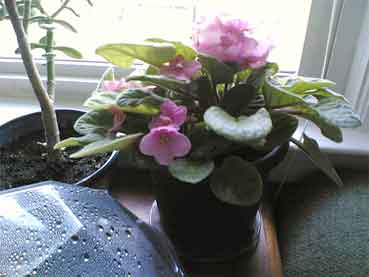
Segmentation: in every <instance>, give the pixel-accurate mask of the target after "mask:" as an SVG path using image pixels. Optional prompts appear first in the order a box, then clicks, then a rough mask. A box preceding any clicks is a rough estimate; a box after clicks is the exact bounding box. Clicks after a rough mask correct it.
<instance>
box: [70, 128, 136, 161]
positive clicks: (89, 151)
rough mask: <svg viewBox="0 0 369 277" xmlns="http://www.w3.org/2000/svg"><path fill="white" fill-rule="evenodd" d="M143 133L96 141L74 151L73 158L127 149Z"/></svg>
mask: <svg viewBox="0 0 369 277" xmlns="http://www.w3.org/2000/svg"><path fill="white" fill-rule="evenodd" d="M142 135H143V134H142V133H138V134H133V135H128V136H123V137H119V138H116V139H109V138H105V139H102V140H98V141H95V142H93V143H90V144H88V145H86V146H85V147H83V148H82V149H81V150H79V151H78V152H76V153H73V154H72V155H71V156H70V157H71V158H74V159H75V158H83V157H87V156H92V155H96V154H102V153H108V152H112V151H115V150H120V149H125V148H127V147H130V146H131V145H133V144H135V143H136V142H137V140H138V139H139V138H140V137H141V136H142Z"/></svg>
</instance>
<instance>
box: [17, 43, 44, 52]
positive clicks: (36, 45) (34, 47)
mask: <svg viewBox="0 0 369 277" xmlns="http://www.w3.org/2000/svg"><path fill="white" fill-rule="evenodd" d="M31 49H43V50H45V49H46V45H44V44H40V43H31ZM17 50H18V49H17ZM16 52H17V51H16Z"/></svg>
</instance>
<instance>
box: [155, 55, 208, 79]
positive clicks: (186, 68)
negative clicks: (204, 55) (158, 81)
mask: <svg viewBox="0 0 369 277" xmlns="http://www.w3.org/2000/svg"><path fill="white" fill-rule="evenodd" d="M200 69H201V64H200V63H199V62H198V61H187V60H185V59H184V58H183V57H182V56H176V57H175V58H174V59H173V60H171V61H169V64H168V65H163V66H161V67H160V74H163V75H166V76H169V77H173V78H175V79H177V80H182V81H189V80H191V78H192V77H193V75H194V74H195V73H197V72H198V71H199V70H200Z"/></svg>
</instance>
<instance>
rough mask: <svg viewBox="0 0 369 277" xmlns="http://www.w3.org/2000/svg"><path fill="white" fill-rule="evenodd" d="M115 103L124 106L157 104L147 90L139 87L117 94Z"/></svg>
mask: <svg viewBox="0 0 369 277" xmlns="http://www.w3.org/2000/svg"><path fill="white" fill-rule="evenodd" d="M117 104H118V105H119V106H120V107H124V106H138V105H141V104H152V105H155V104H157V105H159V104H160V103H157V102H156V101H155V100H154V99H153V98H152V96H151V93H150V92H148V91H144V90H140V89H129V90H126V91H124V92H122V93H120V94H119V96H118V98H117Z"/></svg>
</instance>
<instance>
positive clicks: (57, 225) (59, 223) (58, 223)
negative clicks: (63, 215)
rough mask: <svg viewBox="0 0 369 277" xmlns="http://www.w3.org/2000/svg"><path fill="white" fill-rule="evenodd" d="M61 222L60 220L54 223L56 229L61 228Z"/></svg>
mask: <svg viewBox="0 0 369 277" xmlns="http://www.w3.org/2000/svg"><path fill="white" fill-rule="evenodd" d="M62 224H63V222H61V221H60V220H57V221H56V222H55V225H56V228H60V227H61V226H62Z"/></svg>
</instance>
